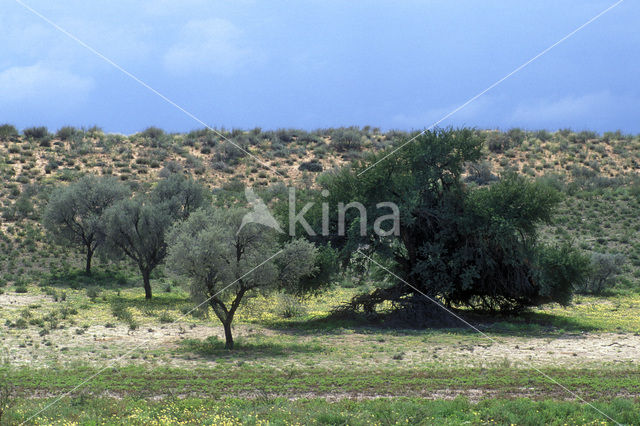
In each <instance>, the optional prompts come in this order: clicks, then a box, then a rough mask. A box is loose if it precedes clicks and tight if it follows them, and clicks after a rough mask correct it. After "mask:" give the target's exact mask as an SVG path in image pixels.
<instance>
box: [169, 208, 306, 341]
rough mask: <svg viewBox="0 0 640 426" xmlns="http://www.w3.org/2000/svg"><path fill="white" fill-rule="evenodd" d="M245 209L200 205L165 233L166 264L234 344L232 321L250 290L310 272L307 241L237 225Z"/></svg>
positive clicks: (288, 284) (293, 282) (293, 281)
mask: <svg viewBox="0 0 640 426" xmlns="http://www.w3.org/2000/svg"><path fill="white" fill-rule="evenodd" d="M246 212H247V210H245V209H242V208H228V209H227V208H217V209H200V210H198V211H196V212H195V213H193V214H192V215H191V216H190V217H189V218H188V219H187V220H186V221H184V222H179V223H177V224H176V225H174V226H173V227H172V229H171V231H170V232H169V234H168V237H167V241H168V243H169V249H168V256H167V265H168V267H169V268H170V269H171V270H173V271H174V272H175V273H177V274H179V275H182V276H185V277H187V278H189V279H190V281H191V287H190V289H191V294H192V296H193V298H194V300H195V301H196V302H198V303H199V304H204V303H207V304H208V305H209V306H211V308H212V309H213V312H214V313H215V314H216V316H217V317H218V319H219V320H220V322H221V323H222V325H223V327H224V332H225V339H226V347H227V348H232V347H233V336H232V331H231V324H232V322H233V318H234V315H235V313H236V311H237V309H238V307H239V306H240V303H241V302H242V300H243V297H244V296H245V295H246V294H247V293H248V292H250V291H268V290H273V289H275V288H285V289H293V288H295V287H296V286H297V285H298V283H299V281H300V279H301V278H303V277H305V276H309V275H312V274H313V273H314V272H315V266H314V264H315V257H316V249H315V247H314V246H313V244H312V243H309V242H307V241H304V240H293V241H290V242H288V243H286V244H284V245H282V244H280V243H279V242H278V240H277V238H276V237H277V235H276V234H275V233H274V232H273V231H272V230H270V229H265V228H264V227H263V226H262V225H258V224H255V223H249V224H247V225H245V226H244V227H242V228H241V223H242V218H243V216H244V215H245V213H246Z"/></svg>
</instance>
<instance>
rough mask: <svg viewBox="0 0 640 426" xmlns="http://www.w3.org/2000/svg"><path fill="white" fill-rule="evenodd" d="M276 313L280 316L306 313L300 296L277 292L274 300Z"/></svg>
mask: <svg viewBox="0 0 640 426" xmlns="http://www.w3.org/2000/svg"><path fill="white" fill-rule="evenodd" d="M275 309H276V314H277V315H278V316H279V317H281V318H285V319H286V318H297V317H301V316H303V315H304V314H305V313H306V309H305V307H304V305H303V304H302V303H301V302H300V298H299V297H296V296H294V295H292V294H287V293H278V294H277V302H276V308H275Z"/></svg>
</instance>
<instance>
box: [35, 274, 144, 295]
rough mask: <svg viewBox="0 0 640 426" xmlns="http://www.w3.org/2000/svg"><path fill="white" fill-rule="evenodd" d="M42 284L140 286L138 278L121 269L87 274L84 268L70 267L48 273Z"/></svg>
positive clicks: (117, 287) (111, 286)
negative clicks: (132, 277)
mask: <svg viewBox="0 0 640 426" xmlns="http://www.w3.org/2000/svg"><path fill="white" fill-rule="evenodd" d="M40 285H41V286H49V287H56V288H71V289H81V288H88V287H99V288H101V289H105V290H106V289H119V288H132V287H136V286H138V285H139V283H138V280H132V279H130V278H129V277H128V276H127V275H126V274H125V273H123V272H120V271H111V270H103V269H96V270H94V271H93V272H92V273H91V275H86V274H85V272H84V271H82V270H79V269H69V270H64V271H57V272H51V273H49V274H47V275H46V276H45V277H44V278H43V280H42V281H41V284H40Z"/></svg>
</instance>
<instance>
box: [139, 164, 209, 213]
mask: <svg viewBox="0 0 640 426" xmlns="http://www.w3.org/2000/svg"><path fill="white" fill-rule="evenodd" d="M205 196H206V190H205V188H204V187H203V186H202V185H201V184H200V183H198V182H197V181H194V180H193V179H191V178H187V177H186V176H184V175H182V174H177V173H174V174H171V175H169V176H168V177H167V178H165V179H163V180H161V181H160V182H158V184H157V185H156V186H155V188H154V189H153V192H152V193H151V200H152V202H153V203H154V204H155V205H157V206H158V207H159V208H162V209H165V210H167V212H168V213H169V214H170V215H171V216H172V217H174V218H176V219H180V220H182V219H186V218H187V217H189V214H191V212H193V211H195V210H196V209H198V208H199V207H200V206H202V204H203V203H204V201H205Z"/></svg>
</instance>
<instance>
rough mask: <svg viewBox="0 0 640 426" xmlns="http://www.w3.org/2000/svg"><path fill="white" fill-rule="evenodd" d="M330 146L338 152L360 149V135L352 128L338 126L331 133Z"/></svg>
mask: <svg viewBox="0 0 640 426" xmlns="http://www.w3.org/2000/svg"><path fill="white" fill-rule="evenodd" d="M331 146H332V147H333V149H335V150H336V151H338V152H345V151H351V150H356V151H357V150H360V149H362V135H361V134H360V132H359V131H358V130H356V129H353V128H348V129H345V128H339V129H335V130H334V131H333V132H332V133H331Z"/></svg>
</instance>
